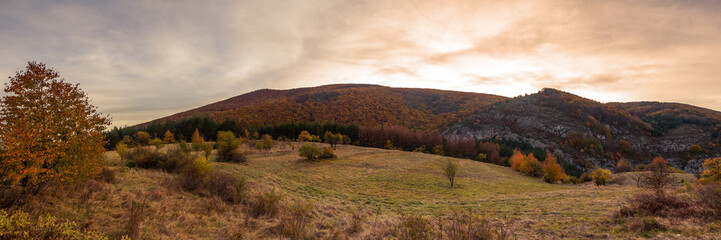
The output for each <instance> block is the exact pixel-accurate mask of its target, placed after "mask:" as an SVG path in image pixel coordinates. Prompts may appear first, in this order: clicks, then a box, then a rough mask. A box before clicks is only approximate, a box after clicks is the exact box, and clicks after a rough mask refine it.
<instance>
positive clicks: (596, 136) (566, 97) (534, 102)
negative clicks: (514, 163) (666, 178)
mask: <svg viewBox="0 0 721 240" xmlns="http://www.w3.org/2000/svg"><path fill="white" fill-rule="evenodd" d="M679 106H684V108H679ZM718 116H721V113H719V112H714V111H711V110H708V109H701V108H695V107H692V106H688V105H682V104H666V105H664V104H660V105H658V104H645V103H628V104H625V103H609V104H603V103H600V102H596V101H593V100H589V99H585V98H582V97H579V96H576V95H573V94H570V93H566V92H562V91H558V90H554V89H543V90H541V91H540V92H538V93H536V94H531V95H527V96H522V97H516V98H513V99H509V100H506V101H501V102H498V103H495V104H492V105H490V106H486V107H484V108H482V109H481V110H479V111H477V113H475V114H474V115H472V116H470V117H469V118H467V119H465V120H463V121H462V122H461V123H458V124H455V125H453V126H452V127H451V128H449V130H447V131H446V133H447V134H451V135H460V136H473V137H475V138H478V139H493V138H497V139H513V140H518V141H525V142H528V143H531V144H532V145H534V146H536V147H540V148H546V149H552V150H555V151H556V153H558V154H560V155H562V156H564V158H566V159H571V160H573V161H574V162H576V163H577V164H579V165H586V163H585V161H587V160H588V161H592V162H593V163H594V165H597V166H603V167H607V168H613V167H614V165H615V162H616V161H617V160H618V159H619V158H621V157H624V158H627V159H630V160H631V161H632V162H635V163H647V162H648V161H649V160H650V159H651V158H652V157H653V156H657V155H663V156H665V157H667V158H668V159H669V160H670V161H671V163H672V164H673V165H674V166H675V167H677V168H680V169H685V170H687V171H694V172H696V171H698V169H699V167H700V165H701V164H700V163H701V161H702V159H704V158H706V157H708V156H710V155H712V154H714V153H718V152H719V151H721V149H719V147H718V144H714V142H716V143H717V142H718V141H719V138H718V135H717V134H713V132H718V128H717V127H716V125H715V121H716V120H715V119H716V118H717V117H718ZM666 118H673V119H677V118H680V119H685V120H678V121H679V122H681V123H685V122H688V124H674V125H672V126H671V125H670V124H666V123H665V122H663V123H662V124H659V121H660V120H665V119H666ZM712 123H714V124H712ZM684 129H685V130H684ZM689 129H691V130H689ZM688 131H691V133H689V132H688ZM659 132H661V133H662V134H661V135H659ZM689 136H692V137H689ZM692 144H698V145H702V146H703V147H704V149H705V151H706V152H704V153H697V154H690V153H689V151H688V150H689V147H690V146H691V145H692Z"/></svg>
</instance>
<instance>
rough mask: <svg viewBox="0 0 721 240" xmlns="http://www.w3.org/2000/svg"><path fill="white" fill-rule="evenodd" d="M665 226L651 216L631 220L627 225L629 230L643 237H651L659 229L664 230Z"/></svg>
mask: <svg viewBox="0 0 721 240" xmlns="http://www.w3.org/2000/svg"><path fill="white" fill-rule="evenodd" d="M665 230H666V226H664V225H663V224H661V223H659V222H658V221H656V219H654V218H652V217H645V218H641V219H638V220H636V221H633V222H631V223H630V224H629V225H628V231H629V232H636V233H638V234H639V235H641V236H643V237H647V238H648V237H653V236H655V235H656V233H658V232H660V231H665Z"/></svg>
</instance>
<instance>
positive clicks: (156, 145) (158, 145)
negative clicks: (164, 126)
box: [148, 138, 165, 149]
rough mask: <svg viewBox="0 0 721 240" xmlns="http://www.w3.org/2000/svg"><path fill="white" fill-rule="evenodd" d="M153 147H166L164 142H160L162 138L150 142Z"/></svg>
mask: <svg viewBox="0 0 721 240" xmlns="http://www.w3.org/2000/svg"><path fill="white" fill-rule="evenodd" d="M148 144H150V145H151V146H155V149H161V148H163V145H165V142H163V140H160V138H153V140H150V142H148Z"/></svg>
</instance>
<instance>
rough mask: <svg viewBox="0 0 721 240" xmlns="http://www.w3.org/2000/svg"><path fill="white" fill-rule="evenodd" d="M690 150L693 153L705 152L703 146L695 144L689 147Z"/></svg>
mask: <svg viewBox="0 0 721 240" xmlns="http://www.w3.org/2000/svg"><path fill="white" fill-rule="evenodd" d="M688 151H689V152H691V153H700V152H703V148H702V147H701V146H699V145H696V144H694V145H691V147H689V148H688Z"/></svg>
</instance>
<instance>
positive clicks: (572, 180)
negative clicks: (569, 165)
mask: <svg viewBox="0 0 721 240" xmlns="http://www.w3.org/2000/svg"><path fill="white" fill-rule="evenodd" d="M561 182H562V183H565V184H578V183H579V182H580V180H578V178H576V177H575V176H570V175H564V176H563V177H562V178H561Z"/></svg>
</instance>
